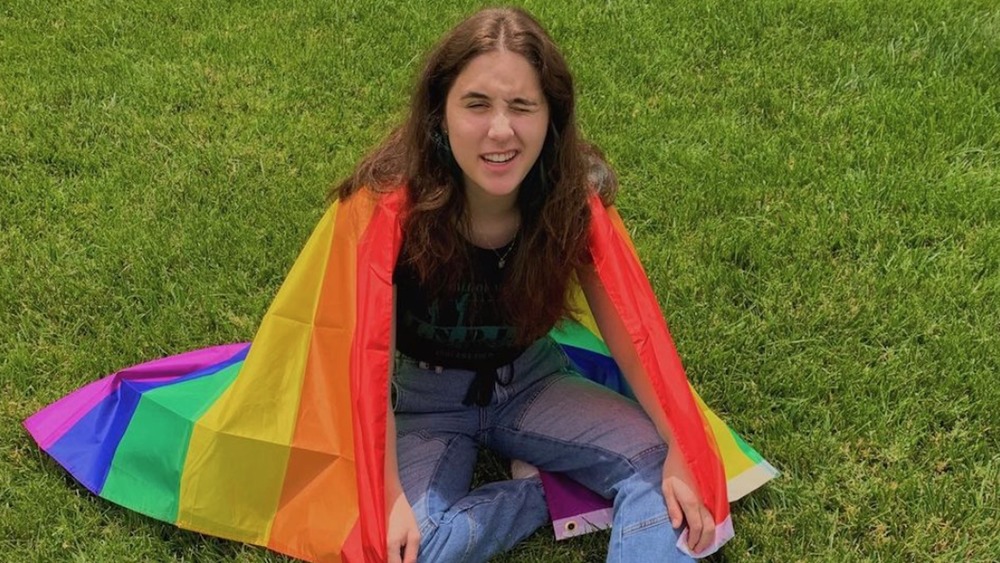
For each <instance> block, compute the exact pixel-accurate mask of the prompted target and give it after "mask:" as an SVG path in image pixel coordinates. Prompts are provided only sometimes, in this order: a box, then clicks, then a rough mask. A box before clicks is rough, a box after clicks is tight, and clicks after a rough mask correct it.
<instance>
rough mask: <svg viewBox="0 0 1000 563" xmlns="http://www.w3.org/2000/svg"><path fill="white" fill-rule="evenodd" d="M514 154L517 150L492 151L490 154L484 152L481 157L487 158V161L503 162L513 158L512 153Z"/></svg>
mask: <svg viewBox="0 0 1000 563" xmlns="http://www.w3.org/2000/svg"><path fill="white" fill-rule="evenodd" d="M516 154H517V151H510V152H503V153H492V154H484V155H483V158H484V159H486V160H488V161H489V162H496V163H504V162H507V161H508V160H510V159H512V158H514V155H516Z"/></svg>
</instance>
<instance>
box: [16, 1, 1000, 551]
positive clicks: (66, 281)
mask: <svg viewBox="0 0 1000 563" xmlns="http://www.w3.org/2000/svg"><path fill="white" fill-rule="evenodd" d="M204 4H205V3H202V2H185V1H180V2H138V3H125V2H108V1H96V0H78V1H74V2H58V3H57V2H45V3H39V2H29V1H26V0H14V1H13V2H7V3H5V4H3V6H0V392H2V399H0V421H2V424H0V438H2V444H3V445H2V447H0V554H2V559H3V560H5V561H52V560H87V561H116V560H133V561H134V560H152V561H160V560H195V561H202V560H219V559H222V560H237V561H277V560H281V559H282V558H281V557H279V556H277V555H275V554H273V553H269V552H266V551H265V550H263V549H259V548H254V547H249V546H244V545H241V544H237V543H234V542H228V541H223V540H217V539H213V538H206V537H204V536H199V535H197V534H192V533H189V532H184V531H180V530H177V529H175V528H173V527H171V526H168V525H165V524H161V523H159V522H156V521H153V520H150V519H148V518H145V517H142V516H138V515H136V514H133V513H130V512H128V511H126V510H124V509H120V508H118V507H116V506H113V505H111V504H109V503H107V502H104V501H102V500H99V499H96V498H94V497H92V496H91V495H90V494H89V493H87V492H86V491H84V490H83V489H82V488H81V487H79V486H77V485H76V484H74V483H73V482H72V481H71V479H70V478H69V477H67V476H66V474H65V473H64V472H63V471H62V470H61V469H59V468H58V467H57V466H56V465H55V464H54V463H52V462H50V461H49V460H48V458H46V457H45V456H44V455H43V454H41V453H40V452H39V451H38V450H37V448H35V447H34V445H33V443H31V441H30V439H29V438H28V436H27V435H26V433H25V432H24V431H23V430H22V429H21V428H20V426H19V422H20V420H21V419H23V418H25V417H26V416H28V415H29V414H31V413H32V412H34V411H35V410H37V409H38V408H40V407H42V406H43V405H45V404H47V403H49V402H51V401H53V400H55V399H56V398H58V397H60V396H62V395H64V394H65V393H67V392H69V391H71V390H72V389H75V388H77V387H79V386H80V385H82V384H84V383H86V382H88V381H91V380H93V379H94V378H96V377H98V376H100V375H103V374H105V373H109V372H111V371H114V370H115V369H118V368H121V367H123V366H126V365H129V364H133V363H136V362H140V361H143V360H148V359H152V358H155V357H159V356H163V355H167V354H172V353H178V352H181V351H184V350H188V349H191V348H195V347H199V346H205V345H210V344H216V343H221V342H231V341H238V340H247V339H249V338H251V337H252V336H253V332H254V328H255V327H256V324H257V322H258V321H259V319H260V317H261V315H262V313H263V311H264V309H265V307H266V306H267V304H268V303H269V302H270V299H271V298H272V296H273V295H274V292H275V290H276V289H277V287H278V285H279V284H280V282H281V280H282V279H283V276H284V274H285V271H286V270H287V268H288V267H289V265H290V264H291V261H292V260H293V259H294V257H295V255H296V254H297V252H298V249H299V248H300V247H301V245H302V243H303V242H304V239H305V236H306V235H307V234H308V232H309V231H310V230H311V229H312V226H313V224H314V223H315V221H316V220H317V219H318V217H319V214H320V213H321V212H322V209H323V197H324V194H325V191H326V189H327V188H328V186H329V185H330V184H332V183H333V182H335V181H336V180H337V179H339V178H340V177H342V176H343V175H345V174H346V173H347V172H348V171H349V170H350V168H351V165H352V163H353V162H355V161H356V160H357V159H358V158H359V156H360V155H362V154H363V153H364V151H365V149H366V147H369V146H370V145H371V144H372V143H374V142H376V141H377V140H378V139H379V138H380V136H381V135H382V134H384V133H385V132H386V130H387V128H388V127H389V126H390V125H391V124H392V123H394V122H395V120H396V119H398V117H399V115H400V114H401V112H402V111H403V110H404V108H405V103H406V99H405V96H406V92H407V89H408V86H409V83H410V80H411V78H412V76H413V74H414V73H415V71H416V69H417V67H418V65H419V60H420V56H421V53H422V52H423V50H424V49H425V48H426V47H427V46H429V45H430V44H431V43H432V42H433V41H434V39H435V38H436V37H437V36H438V35H439V34H440V33H442V32H443V31H444V30H446V29H447V28H448V27H449V26H450V25H451V24H452V23H454V22H455V21H457V20H458V19H459V18H460V17H461V15H462V14H465V13H468V12H469V11H471V10H472V9H473V7H474V6H476V5H478V3H474V2H422V3H411V2H403V1H381V2H361V1H340V0H338V1H337V2H317V1H305V0H297V1H292V2H282V3H274V4H268V3H261V4H258V3H234V4H230V3H222V2H210V3H208V5H204ZM526 5H528V6H529V7H530V8H531V9H532V10H533V11H535V13H537V14H538V16H539V17H540V19H541V20H542V21H543V22H544V23H545V24H546V25H547V26H548V27H549V29H550V30H551V32H552V34H553V35H554V36H555V38H556V39H557V40H558V42H559V43H560V44H561V45H562V46H563V48H564V50H565V52H566V53H567V55H568V57H569V59H570V62H571V64H572V66H573V68H574V70H575V72H576V77H577V82H578V91H579V94H580V100H579V102H580V103H579V106H580V107H579V116H580V120H581V124H582V127H583V129H584V131H585V132H586V134H587V135H588V136H589V138H590V139H592V140H594V141H596V142H597V143H598V144H600V145H601V146H602V147H603V148H604V149H605V151H606V152H607V154H608V156H609V158H610V160H611V161H612V163H613V164H614V165H615V166H616V168H617V170H618V173H619V176H620V178H621V180H622V184H623V190H622V193H621V196H620V199H619V206H620V209H621V212H622V214H623V216H624V217H625V219H626V221H627V224H628V225H629V226H630V228H631V229H632V232H633V235H634V237H635V241H636V244H637V246H638V249H639V252H640V254H641V255H642V257H643V260H644V262H645V264H646V266H647V269H648V271H649V274H650V277H651V279H652V281H653V284H654V287H655V289H656V291H657V294H658V296H659V297H660V302H661V304H662V306H663V309H664V312H665V314H666V315H667V318H668V321H669V322H670V325H671V329H672V331H673V334H674V337H675V339H676V341H677V344H678V347H679V348H680V350H681V353H682V355H683V356H684V358H685V361H686V365H687V367H688V371H689V375H690V377H691V379H692V380H693V381H694V382H695V384H696V385H697V386H698V389H699V391H700V392H701V394H702V395H703V397H704V398H705V399H706V401H708V402H709V403H710V404H711V405H712V406H713V407H714V408H716V409H717V410H718V411H719V412H720V414H723V415H724V417H725V418H726V419H727V420H728V421H729V422H730V424H731V425H732V426H733V427H734V428H736V429H737V430H739V431H740V432H741V433H743V435H744V436H746V438H747V439H748V441H749V442H750V443H751V444H752V445H754V446H755V447H756V448H757V449H758V450H760V451H761V452H762V453H763V454H764V455H765V456H766V457H767V458H768V459H769V460H770V461H771V462H772V463H774V464H775V465H776V466H777V467H778V468H779V469H781V470H782V472H783V475H782V477H781V478H780V479H779V480H777V481H775V482H773V483H771V484H769V485H768V486H767V487H765V488H764V489H763V490H761V491H758V492H757V493H755V494H754V495H752V496H751V497H749V498H747V499H745V500H743V501H740V502H739V503H737V504H734V506H733V513H734V518H735V522H736V526H737V532H738V536H737V538H736V539H735V540H734V541H733V542H731V543H730V544H729V545H728V546H727V547H726V549H725V550H724V553H723V555H722V556H721V557H719V558H718V559H719V560H732V561H776V560H782V561H786V560H788V561H794V560H810V561H812V560H820V561H845V560H886V561H921V560H942V561H945V560H948V561H951V560H961V561H968V560H978V561H991V560H996V559H997V558H998V557H1000V514H998V508H997V507H998V506H1000V498H998V490H1000V454H998V452H1000V425H998V423H997V414H996V413H997V411H998V410H1000V391H998V385H997V381H998V379H997V377H998V375H997V374H998V372H1000V339H998V338H997V335H996V333H997V332H998V329H1000V250H998V249H1000V169H998V164H1000V82H998V80H997V76H1000V9H998V8H996V7H995V5H994V3H993V2H990V1H986V0H980V1H972V2H958V1H948V2H944V1H931V0H925V1H914V2H904V1H893V2H860V1H842V2H828V1H827V2H802V3H796V2H778V1H754V2H651V3H639V2H586V3H569V2H566V3H562V2H558V3H555V2H544V3H543V2H527V3H526ZM494 471H498V470H497V469H495V468H494ZM605 541H606V537H605V536H601V535H600V534H595V535H591V536H589V537H586V538H580V539H578V540H573V541H570V542H562V543H558V544H557V543H555V542H554V541H553V540H552V539H551V534H549V533H547V532H545V531H543V532H541V533H539V534H537V535H536V536H534V537H533V538H532V539H531V540H529V541H528V542H526V544H525V545H524V546H522V547H521V548H519V549H518V550H517V551H516V552H514V553H512V554H510V555H509V556H506V557H504V558H503V560H504V561H511V562H513V561H567V562H569V561H601V560H603V546H604V543H605Z"/></svg>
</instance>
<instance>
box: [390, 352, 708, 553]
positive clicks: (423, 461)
mask: <svg viewBox="0 0 1000 563" xmlns="http://www.w3.org/2000/svg"><path fill="white" fill-rule="evenodd" d="M422 366H423V365H422V364H418V362H416V361H415V360H413V359H410V358H407V357H405V356H399V357H397V361H396V364H395V369H394V375H393V409H394V412H395V416H396V429H397V433H398V435H397V453H398V458H399V476H400V480H401V481H402V485H403V490H404V491H405V493H406V498H407V499H408V500H409V501H410V504H411V505H412V507H413V510H414V513H415V515H416V518H417V522H418V524H419V526H420V534H421V541H420V548H419V560H420V561H429V562H433V563H447V562H452V561H454V562H463V563H465V562H472V561H486V560H488V559H489V558H490V557H492V556H493V555H496V554H498V553H500V552H503V551H506V550H508V549H510V548H511V547H513V546H514V545H515V544H517V543H518V542H519V541H521V540H522V539H524V538H525V537H527V536H528V535H530V534H531V533H532V532H534V531H535V530H536V529H538V528H539V527H541V526H543V525H545V524H546V522H548V520H549V514H548V508H547V507H546V504H545V497H544V494H543V491H542V485H541V480H540V479H539V478H538V477H537V476H536V477H533V478H529V479H513V480H507V481H498V482H494V483H488V484H486V485H483V486H481V487H479V488H477V489H475V490H473V491H471V492H470V490H469V488H470V486H471V483H472V475H473V468H474V466H475V463H476V454H477V451H478V449H479V447H480V446H484V447H487V448H490V449H492V450H495V451H496V452H498V453H500V454H501V455H503V456H506V457H508V458H511V459H521V460H524V461H526V462H528V463H530V464H532V465H535V466H536V467H538V468H540V469H545V470H548V471H555V472H562V473H566V474H567V475H569V476H570V477H572V478H573V479H575V480H576V481H578V482H580V483H581V484H583V485H585V486H586V487H588V488H589V489H591V490H593V491H595V492H596V493H598V494H600V495H602V496H604V497H605V498H609V499H611V498H613V499H614V508H613V510H614V518H613V524H612V531H611V541H610V544H609V546H608V557H607V560H608V561H613V562H645V561H671V562H672V561H690V560H691V559H690V558H689V557H688V556H686V555H685V554H683V553H681V552H680V551H679V550H678V549H677V547H676V543H677V538H678V536H679V533H680V530H675V529H673V527H672V526H671V525H670V520H669V518H668V516H667V512H666V507H665V504H664V501H663V493H662V491H661V480H662V472H663V462H664V459H665V457H666V445H664V443H663V441H662V440H661V439H660V436H659V435H658V434H657V432H656V428H655V427H654V426H653V423H652V422H651V421H650V420H649V418H648V417H647V416H646V414H645V413H644V412H643V411H642V408H641V407H640V406H639V405H638V404H636V403H635V402H634V401H632V400H630V399H627V398H625V397H623V396H621V395H619V394H618V393H615V392H613V391H610V390H608V389H605V388H604V387H602V386H600V385H598V384H595V383H592V382H590V381H588V380H587V379H585V378H584V377H582V376H581V375H579V374H577V373H575V372H574V371H573V369H572V367H571V366H570V363H569V360H568V359H567V358H566V355H565V354H564V353H563V352H562V350H561V349H560V348H559V347H558V345H557V344H556V343H555V342H553V341H552V340H551V339H548V338H545V339H543V340H540V341H539V342H537V343H535V344H534V345H532V347H531V348H530V349H528V350H527V351H526V352H525V353H524V354H523V355H521V357H520V358H518V359H517V360H516V361H515V362H514V363H513V364H512V365H511V366H507V367H504V368H501V369H500V370H498V374H497V379H498V383H497V384H496V387H495V390H494V394H493V400H492V401H491V403H490V404H489V405H487V406H485V407H480V406H477V405H472V406H465V405H463V404H462V400H463V399H464V398H465V394H466V390H467V389H468V387H469V384H470V383H471V381H472V379H473V377H474V375H475V374H474V372H471V371H465V370H455V369H444V370H443V371H441V370H436V369H434V368H428V367H427V366H423V367H422Z"/></svg>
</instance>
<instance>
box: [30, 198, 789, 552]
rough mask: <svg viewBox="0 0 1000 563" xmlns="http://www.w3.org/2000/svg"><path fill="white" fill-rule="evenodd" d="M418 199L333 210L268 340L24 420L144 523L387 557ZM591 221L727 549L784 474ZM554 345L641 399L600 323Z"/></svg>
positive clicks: (605, 219) (602, 223)
mask: <svg viewBox="0 0 1000 563" xmlns="http://www.w3.org/2000/svg"><path fill="white" fill-rule="evenodd" d="M405 206H406V201H405V196H404V190H397V191H396V192H394V193H392V194H389V195H384V196H376V195H374V194H371V193H369V192H361V193H359V194H356V195H355V196H353V197H351V198H350V199H348V200H344V201H340V202H337V203H335V204H333V205H332V206H331V207H330V209H329V210H328V211H327V213H326V214H325V215H324V216H323V218H322V219H321V220H320V222H319V225H318V226H317V227H316V229H315V230H314V232H313V234H312V235H311V237H310V238H309V240H308V242H307V243H306V246H305V248H304V249H303V250H302V253H301V254H300V255H299V257H298V259H297V260H296V262H295V264H294V265H293V266H292V269H291V271H290V272H289V274H288V277H287V278H286V280H285V282H284V283H283V284H282V286H281V288H280V290H279V291H278V294H277V296H276V297H275V299H274V301H273V303H272V304H271V306H270V308H269V309H268V311H267V313H266V314H265V316H264V318H263V320H262V322H261V325H260V327H259V329H258V332H257V334H256V336H255V337H254V339H253V342H252V343H249V344H230V345H223V346H215V347H211V348H205V349H202V350H196V351H193V352H188V353H185V354H180V355H177V356H171V357H168V358H164V359H160V360H156V361H152V362H148V363H144V364H141V365H138V366H135V367H132V368H129V369H126V370H123V371H120V372H117V373H114V374H112V375H109V376H107V377H105V378H103V379H101V380H98V381H95V382H93V383H91V384H89V385H86V386H84V387H82V388H80V389H79V390H77V391H75V392H73V393H71V394H70V395H67V396H66V397H64V398H62V399H60V400H59V401H56V402H55V403H53V404H51V405H49V406H48V407H46V408H44V409H42V410H41V411H39V412H38V413H36V414H35V415H33V416H32V417H30V418H29V419H27V420H26V421H25V423H24V424H25V427H26V428H27V429H28V431H29V432H30V434H31V435H32V436H33V437H34V439H35V440H36V441H37V442H38V444H39V446H40V447H41V448H42V449H43V450H45V451H46V452H48V453H49V454H50V455H51V456H52V457H53V458H54V459H55V460H56V461H57V462H58V463H60V464H61V465H62V466H63V467H65V468H66V469H67V470H68V471H69V472H70V473H71V474H72V475H73V476H74V477H75V478H76V479H77V480H79V481H80V483H82V484H83V485H84V486H85V487H86V488H87V489H89V490H91V491H92V492H94V493H95V494H97V495H99V496H101V497H103V498H105V499H108V500H110V501H112V502H115V503H118V504H120V505H122V506H125V507H127V508H130V509H132V510H135V511H137V512H140V513H142V514H146V515H148V516H151V517H153V518H157V519H160V520H164V521H166V522H170V523H173V524H176V525H177V526H179V527H181V528H185V529H190V530H194V531H197V532H200V533H204V534H210V535H215V536H220V537H224V538H230V539H234V540H238V541H243V542H247V543H252V544H257V545H261V546H265V547H268V548H270V549H273V550H275V551H279V552H282V553H285V554H288V555H291V556H293V557H297V558H300V559H304V560H309V561H345V562H379V561H385V560H386V542H385V529H386V520H385V519H386V514H385V502H384V490H383V482H384V475H383V471H384V465H383V460H384V454H385V424H386V414H387V413H386V405H387V404H388V401H387V396H386V394H387V391H388V376H389V359H390V358H389V356H390V350H389V335H390V329H391V322H392V311H391V309H392V285H391V284H392V270H393V267H394V265H395V259H396V256H397V255H398V252H399V248H400V243H401V240H402V233H401V228H400V215H401V213H402V212H404V211H405ZM591 211H592V215H593V218H592V221H591V223H592V224H591V231H590V247H591V251H592V253H593V255H594V260H595V267H596V270H597V273H598V276H599V277H600V279H601V282H602V283H603V284H604V286H605V288H607V290H608V293H609V296H610V297H611V298H612V301H613V302H614V304H615V309H616V311H617V312H618V313H619V315H620V316H621V319H622V321H623V323H624V325H625V326H626V327H627V328H628V331H629V336H630V339H631V341H632V342H633V344H634V345H635V347H636V351H637V353H638V354H639V357H640V358H641V360H642V363H643V366H644V367H645V368H646V372H647V376H648V377H649V378H650V381H651V383H652V385H653V388H654V389H655V391H656V395H657V398H658V400H659V402H660V404H661V407H662V408H663V409H664V411H665V412H666V413H667V419H668V421H669V423H670V425H671V427H672V429H673V431H674V434H675V440H676V442H677V446H678V447H679V448H680V450H681V451H682V453H683V454H684V456H685V459H686V460H687V461H688V463H689V466H690V467H691V469H692V473H693V474H694V476H695V478H696V481H697V486H698V489H699V491H700V493H701V495H702V498H703V499H704V500H705V503H706V505H707V506H708V507H709V509H710V510H711V511H712V514H713V516H714V517H715V520H716V523H717V529H718V533H717V541H716V545H714V546H712V547H711V548H710V549H709V550H708V552H712V551H715V550H716V549H718V547H719V546H720V545H721V544H722V543H724V542H725V541H726V540H728V539H729V538H730V537H732V523H731V519H730V515H729V500H730V499H732V498H735V497H736V496H741V495H742V494H746V492H748V491H749V490H752V489H753V488H756V487H758V486H760V485H761V484H763V483H764V482H765V481H767V480H768V479H770V478H771V477H773V476H774V475H775V472H774V470H773V468H771V467H770V465H768V464H767V462H765V461H764V460H763V459H761V457H760V456H759V455H757V453H756V452H754V451H753V450H752V449H751V448H750V447H749V446H747V445H746V444H745V443H744V442H743V441H742V440H741V439H740V438H739V437H738V436H737V435H736V434H735V433H733V432H732V431H731V430H729V428H728V427H726V425H725V424H724V423H723V422H722V421H720V420H719V419H718V418H717V417H715V415H714V414H712V412H711V411H710V410H708V409H707V407H705V405H704V403H702V402H701V400H700V398H698V397H697V395H695V394H694V393H693V391H692V390H691V388H690V386H689V385H688V383H687V379H686V377H685V375H684V372H683V369H682V367H681V364H680V359H679V358H678V357H677V353H676V350H675V348H674V346H673V343H672V341H671V340H670V336H669V333H668V332H667V327H666V324H665V322H664V321H663V318H662V316H661V315H660V313H659V308H658V305H657V303H656V299H655V296H654V295H653V293H652V290H651V288H650V287H649V283H648V281H647V280H646V277H645V274H644V272H643V270H642V267H641V265H640V264H639V261H638V258H637V257H636V255H635V251H634V249H633V248H632V246H631V243H630V241H629V238H628V234H627V232H626V231H625V230H624V227H623V226H622V224H621V221H620V219H619V218H618V216H617V214H616V212H615V211H614V209H613V208H611V209H605V208H604V206H603V205H602V204H601V203H600V200H599V199H598V198H597V197H596V196H595V197H594V198H593V199H592V201H591ZM577 298H578V299H580V298H581V297H580V295H579V292H578V295H577ZM584 305H585V303H584ZM584 310H586V309H584ZM553 336H554V337H555V338H556V339H557V340H558V341H559V342H560V343H561V344H562V345H563V346H564V347H565V349H566V350H567V352H568V353H569V354H570V356H571V357H572V358H573V360H574V361H575V362H576V363H577V364H578V365H579V366H580V368H581V370H582V371H584V372H585V374H586V375H587V376H589V377H591V378H594V379H597V380H599V381H602V382H605V383H607V384H609V385H612V386H616V388H619V389H620V390H622V391H624V392H626V393H627V389H625V388H624V387H623V386H622V380H621V378H620V373H619V372H617V368H616V366H615V365H614V362H613V360H612V359H611V358H610V355H609V354H608V352H607V348H606V347H604V346H603V341H602V339H601V337H600V335H599V332H598V331H597V329H596V325H594V324H593V319H592V316H589V313H588V315H584V317H583V323H582V324H570V323H566V324H564V325H563V326H561V327H560V328H559V330H557V331H554V333H553ZM727 484H728V485H727ZM727 486H728V490H727Z"/></svg>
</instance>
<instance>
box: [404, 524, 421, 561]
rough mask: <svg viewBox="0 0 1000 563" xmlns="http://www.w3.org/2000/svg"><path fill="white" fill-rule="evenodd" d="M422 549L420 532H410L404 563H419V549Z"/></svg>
mask: <svg viewBox="0 0 1000 563" xmlns="http://www.w3.org/2000/svg"><path fill="white" fill-rule="evenodd" d="M418 547H420V532H418V531H416V530H410V533H409V534H407V536H406V551H405V553H404V554H403V563H417V548H418Z"/></svg>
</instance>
